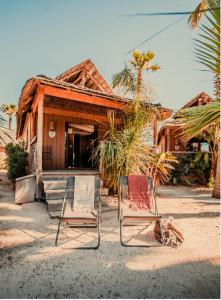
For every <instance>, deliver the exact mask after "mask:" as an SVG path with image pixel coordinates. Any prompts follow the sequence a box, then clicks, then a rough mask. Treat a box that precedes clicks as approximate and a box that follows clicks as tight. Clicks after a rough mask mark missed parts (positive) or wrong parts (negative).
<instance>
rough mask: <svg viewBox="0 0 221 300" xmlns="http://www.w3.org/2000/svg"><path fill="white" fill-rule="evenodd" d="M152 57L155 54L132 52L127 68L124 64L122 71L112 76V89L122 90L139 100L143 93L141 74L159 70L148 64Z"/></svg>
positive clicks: (150, 52) (157, 67)
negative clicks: (118, 88)
mask: <svg viewBox="0 0 221 300" xmlns="http://www.w3.org/2000/svg"><path fill="white" fill-rule="evenodd" d="M154 57H155V54H154V52H152V51H147V52H140V51H137V50H136V51H134V52H133V54H132V60H130V61H129V66H128V64H125V66H124V68H123V70H122V71H120V72H119V73H116V74H114V75H113V80H112V85H113V88H116V87H120V88H123V89H124V91H125V93H130V92H131V93H132V94H133V95H136V97H137V98H139V99H141V98H142V92H143V91H142V88H143V72H144V71H150V70H151V71H157V70H159V69H160V67H159V66H158V65H157V64H155V65H151V64H150V62H151V61H152V60H153V59H154Z"/></svg>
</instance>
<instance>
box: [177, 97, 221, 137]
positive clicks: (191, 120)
mask: <svg viewBox="0 0 221 300" xmlns="http://www.w3.org/2000/svg"><path fill="white" fill-rule="evenodd" d="M177 117H178V118H179V119H180V120H181V123H183V124H184V125H183V130H184V132H183V134H182V137H183V138H184V139H186V140H188V139H190V138H192V137H194V136H197V135H198V134H201V133H202V132H203V131H204V130H207V129H208V128H209V127H211V125H213V124H215V125H218V124H219V120H220V101H218V100H217V101H214V102H212V103H209V104H206V105H202V106H197V107H191V108H186V109H183V110H181V111H180V112H179V113H178V114H177Z"/></svg>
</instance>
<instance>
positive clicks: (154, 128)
mask: <svg viewBox="0 0 221 300" xmlns="http://www.w3.org/2000/svg"><path fill="white" fill-rule="evenodd" d="M157 134H158V132H157V118H156V116H154V119H153V140H154V146H155V147H156V148H157Z"/></svg>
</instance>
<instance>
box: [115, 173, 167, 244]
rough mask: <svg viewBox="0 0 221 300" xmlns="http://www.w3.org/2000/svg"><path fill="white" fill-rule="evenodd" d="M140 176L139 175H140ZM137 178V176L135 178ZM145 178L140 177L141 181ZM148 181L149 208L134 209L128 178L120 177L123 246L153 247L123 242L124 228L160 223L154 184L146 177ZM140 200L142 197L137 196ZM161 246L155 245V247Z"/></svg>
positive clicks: (119, 214) (119, 208)
mask: <svg viewBox="0 0 221 300" xmlns="http://www.w3.org/2000/svg"><path fill="white" fill-rule="evenodd" d="M138 176H139V175H138ZM135 177H137V176H135ZM142 177H143V176H141V177H139V178H140V179H141V178H142ZM144 180H147V190H148V193H149V194H148V195H147V197H148V201H149V206H147V205H146V206H144V207H143V208H142V207H138V208H137V207H136V208H135V209H134V207H133V206H131V202H130V199H129V188H128V176H121V177H120V184H119V194H118V200H119V205H118V218H119V221H120V242H121V244H122V245H123V246H126V247H151V246H153V245H152V244H151V245H146V244H141V245H140V244H139V245H137V244H136V245H131V244H128V243H125V242H124V241H123V226H127V225H128V226H129V225H141V223H142V225H144V224H146V225H149V224H150V223H152V222H155V221H159V220H160V219H161V218H162V216H160V215H159V213H158V210H157V202H156V194H155V191H154V188H153V182H152V178H151V177H146V176H145V179H144ZM137 196H138V198H139V196H140V195H137ZM156 245H159V246H160V244H158V243H157V244H156V243H155V244H154V246H156Z"/></svg>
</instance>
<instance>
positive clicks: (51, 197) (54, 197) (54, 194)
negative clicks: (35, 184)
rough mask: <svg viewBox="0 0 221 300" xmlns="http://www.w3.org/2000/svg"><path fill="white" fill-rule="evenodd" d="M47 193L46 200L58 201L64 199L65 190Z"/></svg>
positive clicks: (48, 191) (47, 191)
mask: <svg viewBox="0 0 221 300" xmlns="http://www.w3.org/2000/svg"><path fill="white" fill-rule="evenodd" d="M44 192H45V199H46V200H57V199H63V198H64V193H65V189H62V190H44Z"/></svg>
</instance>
